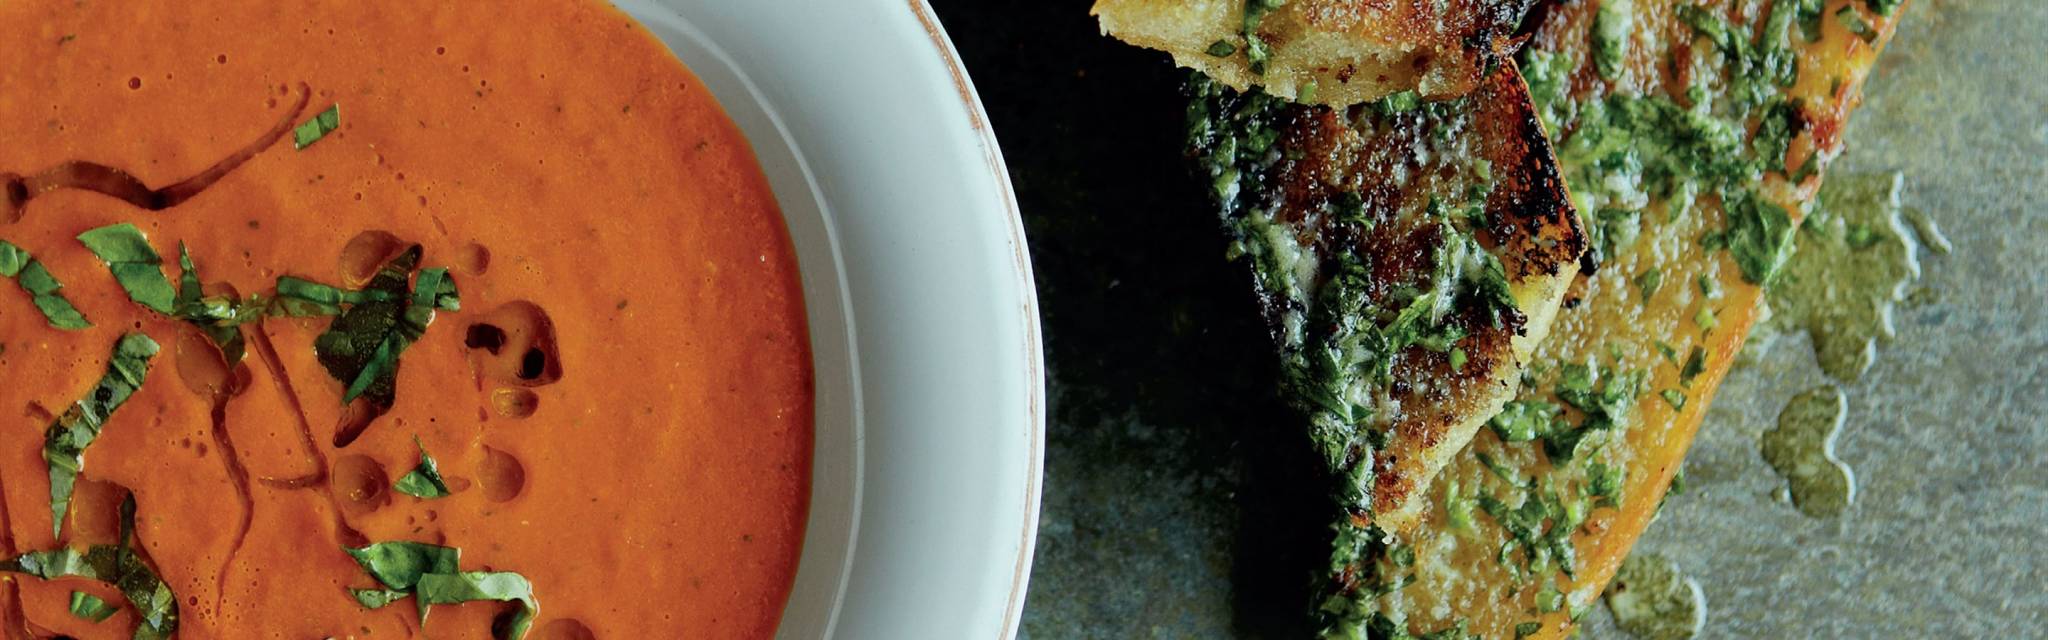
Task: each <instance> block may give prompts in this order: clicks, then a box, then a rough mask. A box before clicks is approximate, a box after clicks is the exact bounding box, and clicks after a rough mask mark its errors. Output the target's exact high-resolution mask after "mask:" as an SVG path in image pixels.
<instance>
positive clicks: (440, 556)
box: [344, 541, 462, 591]
mask: <svg viewBox="0 0 2048 640" xmlns="http://www.w3.org/2000/svg"><path fill="white" fill-rule="evenodd" d="M344 550H345V551H347V552H348V555H349V557H352V558H355V559H356V564H358V565H362V567H363V570H364V571H367V572H369V574H370V577H372V578H376V579H377V582H380V583H383V584H384V586H386V587H389V588H392V589H396V590H399V591H410V590H412V588H413V587H414V586H417V585H418V584H419V582H420V576H423V575H426V574H429V573H455V572H456V571H457V568H456V563H457V562H459V561H460V560H461V559H462V551H461V550H460V549H456V548H454V547H444V546H441V545H437V544H427V543H424V542H403V541H400V542H379V543H377V544H373V545H370V546H367V547H362V548H359V549H344Z"/></svg>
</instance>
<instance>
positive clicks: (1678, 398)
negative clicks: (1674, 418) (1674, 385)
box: [1657, 389, 1685, 411]
mask: <svg viewBox="0 0 2048 640" xmlns="http://www.w3.org/2000/svg"><path fill="white" fill-rule="evenodd" d="M1657 395H1660V396H1663V397H1664V403H1665V404H1669V405H1671V409H1672V410H1674V411H1676V410H1678V409H1684V408H1685V392H1684V391H1679V390H1677V389H1665V390H1663V391H1659V392H1657Z"/></svg>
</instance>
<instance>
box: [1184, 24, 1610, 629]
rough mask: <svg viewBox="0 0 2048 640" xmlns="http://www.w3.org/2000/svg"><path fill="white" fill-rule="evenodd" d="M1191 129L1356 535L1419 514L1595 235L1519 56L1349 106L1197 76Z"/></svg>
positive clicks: (1341, 529)
mask: <svg viewBox="0 0 2048 640" xmlns="http://www.w3.org/2000/svg"><path fill="white" fill-rule="evenodd" d="M1195 87H1196V89H1195V91H1196V93H1197V96H1196V100H1197V101H1196V103H1195V106H1194V107H1193V108H1192V109H1193V113H1192V115H1193V116H1194V117H1193V120H1192V127H1193V130H1192V135H1193V142H1194V148H1195V151H1196V154H1197V156H1198V159H1199V161H1200V165H1201V166H1202V167H1203V168H1204V169H1206V170H1207V171H1208V174H1209V176H1210V177H1211V178H1213V179H1214V182H1213V184H1214V187H1215V189H1216V191H1215V195H1216V197H1217V201H1218V203H1219V205H1220V206H1221V209H1222V212H1223V220H1224V223H1225V228H1226V229H1227V230H1229V231H1230V233H1231V234H1232V240H1233V242H1232V244H1231V253H1232V255H1234V256H1237V257H1239V258H1241V259H1246V260H1248V262H1249V263H1250V265H1251V267H1252V274H1253V276H1254V278H1253V280H1254V284H1255V289H1256V290H1257V291H1258V293H1259V299H1260V301H1261V303H1262V304H1261V306H1262V311H1263V313H1264V315H1265V318H1266V320H1267V323H1268V326H1269V327H1271V328H1272V330H1273V335H1274V338H1275V340H1276V343H1277V345H1278V346H1279V348H1280V352H1281V355H1282V359H1283V360H1282V361H1283V367H1282V368H1283V371H1284V374H1285V380H1284V381H1283V391H1284V395H1285V396H1286V397H1287V398H1288V399H1289V400H1290V401H1291V402H1292V403H1293V404H1295V405H1296V407H1297V408H1299V409H1301V410H1302V412H1303V413H1304V414H1306V416H1307V418H1308V422H1309V424H1308V429H1307V430H1308V431H1309V435H1310V440H1311V442H1312V443H1313V445H1314V446H1315V447H1316V449H1317V451H1318V452H1319V453H1321V454H1322V456H1323V459H1324V461H1325V462H1326V463H1327V465H1328V469H1327V470H1328V471H1329V473H1330V475H1331V477H1332V480H1333V484H1334V485H1335V488H1334V490H1333V491H1332V493H1333V494H1334V495H1335V498H1336V500H1337V502H1338V503H1339V505H1340V507H1341V513H1340V514H1339V515H1338V517H1337V525H1336V528H1337V533H1336V539H1337V545H1336V551H1335V556H1333V560H1332V562H1333V567H1332V575H1331V576H1330V578H1329V580H1327V581H1326V582H1327V586H1326V589H1325V590H1326V592H1327V593H1328V594H1329V595H1331V596H1338V597H1350V595H1352V594H1355V593H1357V592H1358V590H1359V589H1361V588H1364V587H1365V585H1363V584H1362V583H1359V582H1358V581H1357V578H1358V576H1357V575H1355V574H1357V573H1358V571H1359V569H1360V567H1359V566H1356V563H1358V562H1362V561H1363V557H1361V556H1359V555H1358V551H1359V549H1358V548H1357V545H1356V544H1353V541H1355V540H1358V539H1365V538H1373V537H1382V536H1376V535H1368V534H1367V532H1369V531H1370V532H1404V531H1407V530H1409V529H1412V528H1413V526H1414V525H1415V524H1416V523H1417V521H1418V516H1419V514H1421V513H1422V512H1423V510H1424V507H1425V506H1426V503H1425V502H1424V501H1423V500H1422V497H1423V491H1421V489H1422V488H1424V487H1427V486H1428V484H1429V479H1430V477H1432V476H1433V475H1434V474H1436V473H1437V471H1438V470H1440V469H1441V468H1443V466H1444V465H1445V464H1447V463H1448V462H1449V461H1450V460H1451V459H1452V458H1453V457H1454V456H1455V454H1456V453H1457V452H1458V451H1459V450H1460V449H1462V448H1463V447H1464V445H1465V443H1466V442H1467V441H1468V440H1469V439H1470V438H1471V437H1472V435H1473V434H1474V433H1475V432H1476V431H1477V430H1478V429H1479V428H1480V427H1481V426H1483V425H1484V424H1485V423H1486V420H1487V419H1488V418H1489V417H1491V416H1493V415H1494V414H1495V413H1497V412H1498V411H1499V409H1500V407H1501V404H1502V403H1503V402H1506V401H1507V400H1508V399H1509V398H1512V397H1513V396H1514V394H1515V392H1516V390H1517V387H1518V385H1519V382H1520V380H1521V378H1522V374H1523V372H1524V368H1525V366H1526V364H1527V363H1528V362H1529V359H1530V356H1531V354H1532V353H1533V351H1534V350H1535V347H1536V344H1537V343H1539V342H1540V341H1541V340H1542V339H1543V335H1544V333H1545V332H1546V331H1548V330H1549V327H1550V326H1551V322H1552V318H1553V317H1554V316H1555V315H1556V311H1557V309H1558V305H1559V304H1560V302H1561V300H1562V297H1563V295H1564V292H1565V290H1566V288H1567V287H1568V285H1569V284H1570V283H1571V281H1572V279H1573V276H1574V274H1576V272H1577V269H1578V259H1579V256H1580V255H1581V253H1582V251H1583V250H1584V248H1585V246H1586V239H1585V236H1584V231H1583V229H1582V228H1581V226H1580V224H1579V220H1578V217H1577V215H1576V214H1575V213H1574V211H1573V209H1572V207H1571V205H1570V203H1569V202H1568V199H1567V198H1566V195H1565V192H1564V189H1563V184H1562V182H1561V181H1560V179H1559V173H1558V170H1557V166H1556V161H1555V159H1554V158H1553V156H1552V154H1551V151H1550V146H1549V143H1548V142H1547V140H1546V139H1545V137H1544V135H1543V130H1542V128H1541V125H1540V123H1539V122H1538V116H1537V114H1536V111H1535V109H1534V107H1533V105H1532V104H1531V102H1530V99H1529V95H1528V92H1527V89H1526V87H1525V86H1524V85H1523V83H1522V80H1521V77H1520V76H1519V75H1518V74H1517V73H1516V71H1515V67H1514V65H1513V64H1511V63H1510V64H1505V65H1503V66H1501V67H1499V68H1498V69H1497V70H1496V71H1495V72H1494V73H1493V74H1491V75H1489V76H1488V77H1487V78H1486V81H1485V82H1483V83H1482V84H1481V85H1480V86H1479V87H1478V88H1477V90H1476V91H1474V92H1473V93H1472V94H1471V95H1469V96H1467V97H1464V98H1460V99H1456V100H1452V101H1446V102H1436V103H1421V102H1419V101H1414V100H1407V101H1402V100H1391V101H1381V102H1377V103H1373V104H1369V105H1359V106H1355V107H1350V108H1343V109H1332V108H1329V107H1310V106H1303V105H1298V104H1291V103H1286V102H1284V101H1282V100H1279V99H1277V98H1274V97H1272V96H1269V95H1266V94H1263V93H1258V92H1256V91H1255V92H1253V93H1249V94H1241V93H1238V92H1235V91H1232V90H1230V89H1226V88H1223V87H1220V86H1217V85H1215V84H1214V83H1212V82H1209V81H1207V80H1205V79H1197V80H1196V82H1195Z"/></svg>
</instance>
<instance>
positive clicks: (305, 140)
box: [292, 104, 341, 150]
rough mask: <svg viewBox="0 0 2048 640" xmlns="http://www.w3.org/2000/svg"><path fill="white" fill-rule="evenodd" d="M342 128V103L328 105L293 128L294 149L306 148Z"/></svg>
mask: <svg viewBox="0 0 2048 640" xmlns="http://www.w3.org/2000/svg"><path fill="white" fill-rule="evenodd" d="M339 128H341V105H338V104H337V105H333V106H330V107H327V110H326V111H322V112H320V113H319V114H318V115H315V116H313V119H311V120H307V121H306V122H305V123H304V124H300V125H299V126H298V127H295V128H293V129H292V149H295V150H296V149H304V148H306V147H309V146H312V145H313V143H315V142H319V141H320V139H321V138H325V137H327V134H329V133H333V132H334V130H335V129H339Z"/></svg>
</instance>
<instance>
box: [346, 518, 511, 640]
mask: <svg viewBox="0 0 2048 640" xmlns="http://www.w3.org/2000/svg"><path fill="white" fill-rule="evenodd" d="M344 550H345V551H347V552H348V554H349V556H351V557H354V558H355V559H356V564H358V565H361V566H362V567H363V570H364V571H367V572H369V574H370V576H371V577H373V578H376V579H377V581H378V582H379V583H382V584H383V585H384V586H385V587H386V588H384V589H350V590H349V594H350V595H351V596H353V597H355V599H356V602H357V603H358V604H361V605H363V607H365V608H369V609H379V608H383V607H384V606H386V605H389V604H391V603H393V602H396V601H399V600H403V599H405V598H406V597H408V596H410V597H413V598H414V600H415V602H416V603H417V604H418V606H419V610H420V621H421V622H422V623H425V621H426V619H427V611H428V609H429V608H431V607H432V606H433V605H437V604H461V603H465V602H481V601H492V602H518V603H519V604H520V610H519V612H517V613H515V614H513V615H512V617H511V619H510V620H509V622H508V623H507V624H505V625H504V627H503V628H502V629H500V630H499V631H498V632H497V633H495V634H494V635H495V636H496V637H497V638H500V639H517V638H523V637H525V635H526V631H527V629H528V628H530V627H532V626H533V618H534V616H536V615H539V613H540V603H539V601H537V600H535V599H534V597H533V584H532V583H531V582H529V581H528V580H527V579H526V577H525V576H521V575H519V574H517V573H511V572H487V571H466V572H465V571H458V570H457V568H456V565H457V563H458V562H459V560H460V558H461V555H462V551H461V550H460V549H456V548H454V547H444V546H441V545H435V544H427V543H423V542H380V543H377V544H373V545H370V546H367V547H362V548H359V549H344Z"/></svg>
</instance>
